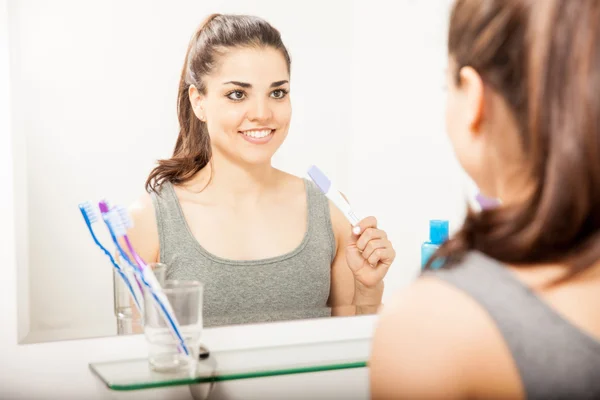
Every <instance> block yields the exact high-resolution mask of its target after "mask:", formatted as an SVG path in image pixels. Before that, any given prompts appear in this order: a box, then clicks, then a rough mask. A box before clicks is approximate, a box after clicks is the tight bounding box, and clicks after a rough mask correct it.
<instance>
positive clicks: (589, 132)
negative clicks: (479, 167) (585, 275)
mask: <svg viewBox="0 0 600 400" xmlns="http://www.w3.org/2000/svg"><path fill="white" fill-rule="evenodd" d="M599 22H600V1H598V0H543V1H540V0H458V1H456V3H455V4H454V7H453V10H452V14H451V21H450V29H449V36H448V53H449V56H450V57H451V58H452V59H453V61H454V63H455V66H456V76H455V79H456V84H457V85H460V76H459V71H460V70H461V68H463V67H471V68H473V69H474V70H475V71H477V73H478V74H479V76H480V77H481V80H482V82H483V84H484V87H485V88H486V90H488V91H493V92H494V93H495V94H496V95H498V96H500V97H501V98H502V100H503V101H504V103H505V104H506V105H507V108H508V110H509V111H510V114H511V116H512V119H513V120H514V121H515V125H516V128H517V129H516V130H517V131H518V135H519V143H520V148H521V150H522V152H523V159H524V164H525V165H524V166H523V171H525V173H526V174H528V176H529V178H530V180H531V183H532V190H531V194H530V195H527V196H526V199H525V200H524V201H520V202H518V203H515V204H509V205H505V206H501V207H499V208H497V209H493V210H485V211H482V212H481V213H475V212H472V211H469V213H468V215H467V218H466V221H465V224H464V226H463V227H462V229H461V230H460V231H459V232H458V233H457V234H456V235H455V236H454V237H453V238H452V239H450V240H449V241H448V242H447V243H446V244H445V245H443V246H442V248H441V249H440V251H439V252H438V254H437V255H436V257H446V258H447V259H449V260H450V261H451V260H456V259H458V258H460V256H461V255H463V254H464V253H465V252H466V251H468V250H479V251H482V252H484V253H486V254H488V255H490V256H492V257H494V258H496V259H498V260H500V261H503V262H506V263H511V264H517V265H518V264H521V265H532V264H540V263H563V264H565V265H568V266H569V267H570V272H569V273H568V274H567V276H566V277H565V278H567V277H568V276H572V275H574V274H576V273H579V272H580V271H582V270H584V269H586V268H588V267H590V266H591V265H592V264H593V263H595V262H596V261H597V260H598V259H599V258H600V230H599V228H600V94H599V93H600V24H599ZM432 261H433V260H432ZM450 264H452V263H450Z"/></svg>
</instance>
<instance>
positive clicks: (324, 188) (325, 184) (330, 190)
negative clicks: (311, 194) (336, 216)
mask: <svg viewBox="0 0 600 400" xmlns="http://www.w3.org/2000/svg"><path fill="white" fill-rule="evenodd" d="M308 176H309V177H310V179H312V181H313V182H314V183H315V184H316V185H317V186H318V187H319V189H320V190H321V192H323V193H324V194H325V196H327V198H328V199H329V200H331V201H332V202H333V204H335V206H336V207H337V208H339V210H340V211H341V212H342V213H343V214H344V216H345V217H346V218H347V219H348V221H350V224H352V226H353V228H352V232H354V234H355V235H358V234H359V233H360V227H359V226H358V224H359V222H360V219H359V218H358V217H357V216H356V214H355V213H354V211H353V210H352V207H350V204H348V202H347V201H346V199H345V198H344V196H342V194H341V193H340V191H339V190H337V189H336V188H335V187H334V186H333V184H332V183H331V180H330V179H329V178H328V177H327V176H326V175H325V174H324V173H323V172H322V171H321V170H320V169H319V168H317V167H316V166H315V165H313V166H311V167H310V168H309V169H308Z"/></svg>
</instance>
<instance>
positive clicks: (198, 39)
mask: <svg viewBox="0 0 600 400" xmlns="http://www.w3.org/2000/svg"><path fill="white" fill-rule="evenodd" d="M235 47H237V48H240V47H257V48H260V47H271V48H274V49H276V50H279V51H280V52H281V54H282V55H283V57H284V58H285V61H286V63H287V67H288V72H289V70H290V65H291V60H290V56H289V54H288V51H287V49H286V48H285V46H284V45H283V42H282V40H281V35H280V33H279V31H278V30H277V29H275V28H274V27H273V26H271V25H270V24H269V23H268V22H266V21H264V20H263V19H260V18H257V17H252V16H247V15H221V14H213V15H211V16H209V17H208V18H207V19H206V20H205V21H204V22H203V23H202V24H200V26H199V27H198V29H197V31H196V33H195V34H194V35H193V36H192V39H191V40H190V43H189V46H188V49H187V53H186V55H185V61H184V63H183V70H182V71H181V79H180V81H179V91H178V95H177V114H178V117H179V136H178V137H177V142H176V143H175V149H174V150H173V155H172V156H171V158H169V159H167V160H159V161H158V166H157V167H156V168H154V169H153V170H152V172H151V173H150V175H149V176H148V179H147V180H146V190H147V191H149V192H150V191H156V190H157V188H158V187H159V186H160V185H161V184H162V183H163V182H165V181H168V182H171V183H173V184H180V183H184V182H186V181H188V180H189V179H191V178H192V177H193V176H194V175H195V174H196V173H197V172H198V171H200V170H201V169H202V168H204V167H205V166H206V165H207V164H208V163H209V162H210V159H211V147H210V138H209V136H208V131H207V129H206V124H205V123H204V122H202V121H200V120H199V119H198V118H197V117H196V115H195V114H194V111H193V110H192V104H191V103H190V100H189V95H188V91H189V88H190V86H191V85H194V86H195V87H196V88H197V89H198V91H199V92H200V93H202V94H204V93H206V86H205V85H204V82H203V81H202V78H203V77H204V76H206V75H208V74H210V73H211V72H212V71H213V70H214V69H215V68H216V67H217V65H218V61H219V60H218V57H219V56H221V55H223V54H224V50H227V49H229V48H235Z"/></svg>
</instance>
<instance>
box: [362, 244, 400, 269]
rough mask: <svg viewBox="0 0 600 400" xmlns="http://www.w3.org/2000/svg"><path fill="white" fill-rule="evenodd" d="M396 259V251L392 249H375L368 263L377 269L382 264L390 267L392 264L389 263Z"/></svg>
mask: <svg viewBox="0 0 600 400" xmlns="http://www.w3.org/2000/svg"><path fill="white" fill-rule="evenodd" d="M394 257H395V252H394V249H392V248H391V247H386V248H380V249H375V250H374V251H373V253H371V255H370V256H369V257H368V258H367V262H368V263H369V264H371V265H372V266H375V267H376V266H378V265H379V264H380V263H381V264H382V265H387V266H388V267H389V265H390V264H391V263H388V261H391V260H393V259H394Z"/></svg>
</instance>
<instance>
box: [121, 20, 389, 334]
mask: <svg viewBox="0 0 600 400" xmlns="http://www.w3.org/2000/svg"><path fill="white" fill-rule="evenodd" d="M178 113H179V124H180V131H179V137H178V138H177V143H176V145H175V150H174V152H173V156H172V157H171V158H170V159H168V160H162V161H160V162H159V165H158V166H157V167H156V168H155V169H154V170H153V171H152V173H151V174H150V176H149V178H148V181H147V183H146V186H147V189H148V191H149V194H148V195H146V196H144V197H143V198H142V199H141V200H140V201H139V202H138V203H137V204H136V205H135V206H134V207H133V208H132V216H133V220H134V226H135V228H134V229H133V230H132V231H131V232H130V237H131V239H132V241H133V244H134V247H136V248H137V249H139V252H140V254H141V256H142V258H144V259H145V260H146V261H147V262H158V261H160V262H163V263H164V264H166V265H167V278H168V279H179V280H192V279H193V280H199V281H201V282H204V283H205V292H204V315H205V324H206V325H211V324H213V323H214V324H216V323H219V324H224V323H233V322H259V321H263V320H270V319H278V318H286V316H290V315H296V316H302V315H304V314H302V312H301V311H299V310H306V313H307V314H306V315H310V314H311V312H313V311H312V310H322V309H324V308H325V307H326V306H329V307H338V306H351V305H354V306H376V305H378V304H380V302H381V296H382V292H383V281H382V279H383V277H384V276H385V274H386V272H387V270H388V268H389V267H390V265H391V264H392V262H393V260H394V257H395V252H394V249H393V247H392V245H391V243H390V242H389V240H388V239H387V236H386V234H385V232H384V231H382V230H381V229H379V228H378V227H377V221H376V220H375V218H373V217H369V218H366V219H364V220H363V221H362V222H361V223H360V232H359V234H358V235H354V234H352V232H351V226H350V224H349V223H348V222H347V221H346V220H345V218H344V216H343V215H342V214H341V212H340V211H339V210H338V209H337V208H335V207H334V206H333V205H332V204H330V203H329V202H328V200H327V198H326V197H325V196H324V195H323V194H322V193H321V192H320V191H319V190H318V188H317V187H316V186H315V185H314V184H313V183H311V182H309V181H306V180H303V179H300V178H298V177H295V176H292V175H289V174H287V173H284V172H282V171H280V170H277V169H275V168H273V166H272V165H271V159H272V157H273V155H274V153H275V151H276V150H277V149H278V148H279V147H280V146H281V144H282V143H283V141H284V140H285V137H286V135H287V133H288V128H289V125H290V118H291V103H290V57H289V55H288V52H287V50H286V48H285V46H284V45H283V43H282V41H281V37H280V34H279V32H278V31H277V30H276V29H275V28H273V27H272V26H271V25H269V24H268V23H267V22H265V21H263V20H262V19H259V18H256V17H250V16H235V15H218V14H215V15H212V16H210V17H209V18H208V19H207V20H206V21H205V22H204V23H203V24H202V25H201V27H200V28H199V29H198V31H197V32H196V33H195V35H194V36H193V38H192V40H191V42H190V45H189V48H188V51H187V55H186V58H185V63H184V66H183V71H182V74H181V81H180V84H179V95H178ZM320 312H322V311H320ZM328 312H329V311H328ZM211 321H212V323H211Z"/></svg>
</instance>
